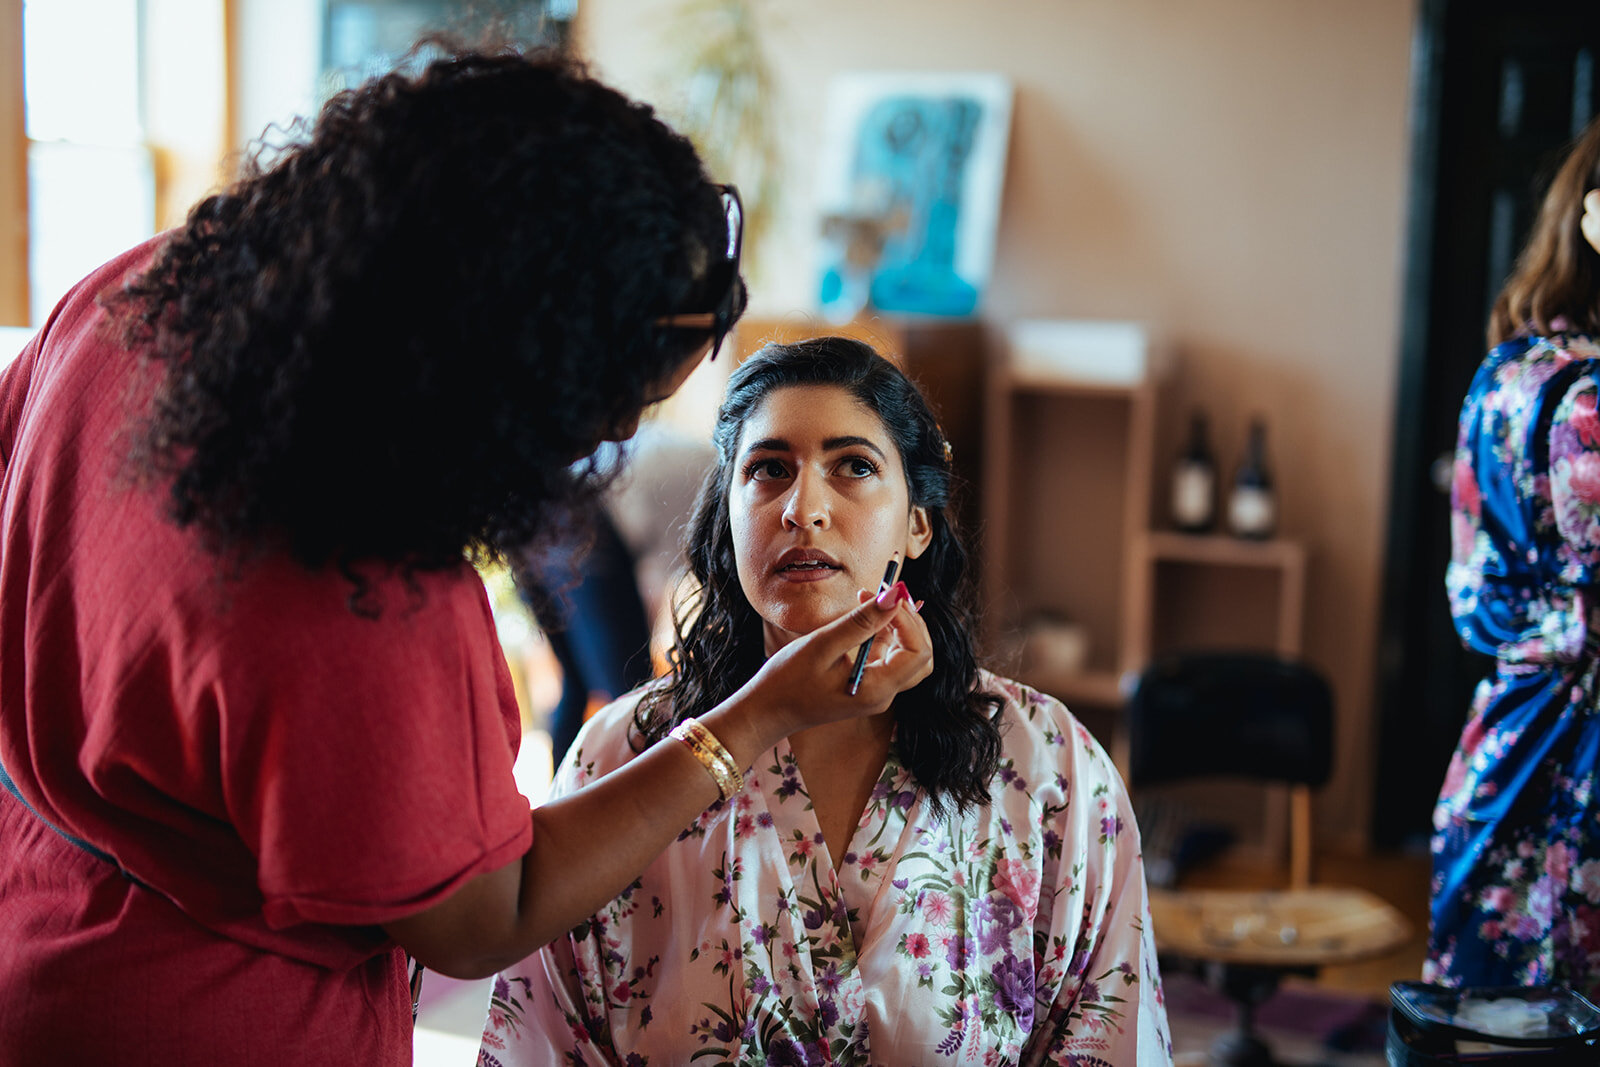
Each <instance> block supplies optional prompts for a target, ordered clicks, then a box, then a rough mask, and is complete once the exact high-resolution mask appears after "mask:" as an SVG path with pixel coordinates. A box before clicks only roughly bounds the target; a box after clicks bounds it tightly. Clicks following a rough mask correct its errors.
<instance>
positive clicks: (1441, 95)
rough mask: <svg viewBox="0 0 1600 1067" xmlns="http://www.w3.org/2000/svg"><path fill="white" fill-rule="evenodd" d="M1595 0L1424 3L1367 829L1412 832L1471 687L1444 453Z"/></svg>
mask: <svg viewBox="0 0 1600 1067" xmlns="http://www.w3.org/2000/svg"><path fill="white" fill-rule="evenodd" d="M1597 60H1600V3H1596V0H1559V2H1558V0H1499V2H1490V0H1422V3H1421V4H1420V5H1419V9H1418V21H1417V28H1416V35H1415V39H1414V43H1413V48H1412V90H1411V91H1412V102H1411V127H1412V146H1411V189H1410V204H1409V211H1408V223H1407V235H1406V257H1407V261H1406V267H1405V282H1404V285H1405V288H1404V303H1403V309H1404V310H1403V322H1402V336H1401V352H1400V383H1399V396H1398V404H1397V408H1396V426H1395V451H1394V471H1393V476H1392V479H1393V480H1392V482H1391V485H1390V497H1389V539H1388V546H1387V557H1386V562H1385V575H1384V593H1383V620H1382V624H1381V630H1380V632H1381V640H1382V645H1381V647H1380V650H1379V657H1378V670H1379V693H1378V708H1379V737H1380V747H1379V752H1378V774H1377V796H1376V803H1375V805H1374V808H1373V811H1374V822H1373V827H1372V830H1373V842H1374V843H1375V844H1376V845H1379V846H1381V847H1391V848H1392V847H1397V846H1415V845H1420V844H1424V843H1425V842H1426V841H1427V836H1428V834H1429V833H1430V824H1431V814H1432V808H1433V802H1434V799H1435V797H1436V795H1437V793H1438V789H1439V785H1440V783H1441V782H1442V781H1443V778H1444V772H1445V768H1446V765H1447V764H1448V763H1449V759H1450V754H1451V752H1452V751H1453V749H1454V747H1455V743H1456V739H1457V736H1458V734H1459V733H1460V730H1461V726H1462V723H1463V722H1464V721H1465V718H1466V712H1467V706H1468V703H1469V702H1470V700H1471V695H1472V689H1473V686H1474V685H1475V684H1476V683H1477V681H1478V679H1479V678H1481V677H1483V675H1484V674H1485V673H1486V672H1487V669H1488V665H1489V661H1488V660H1486V659H1483V658H1482V657H1476V656H1469V655H1468V654H1467V653H1466V652H1465V651H1464V650H1463V649H1462V647H1461V644H1460V642H1459V641H1458V640H1457V639H1456V636H1455V633H1454V630H1453V626H1452V623H1451V620H1450V613H1449V609H1448V605H1447V604H1446V601H1445V594H1444V571H1445V565H1446V564H1447V563H1448V562H1449V558H1450V542H1449V513H1450V500H1449V459H1450V455H1451V453H1452V451H1453V449H1454V446H1455V437H1456V419H1457V416H1458V414H1459V412H1460V405H1461V400H1462V397H1463V396H1464V395H1465V394H1466V390H1467V386H1468V385H1469V384H1470V382H1471V379H1472V374H1473V372H1474V370H1476V368H1477V365H1478V363H1479V361H1480V360H1481V359H1482V358H1483V355H1484V344H1485V342H1484V327H1485V324H1486V323H1487V321H1488V314H1489V308H1490V305H1491V304H1492V302H1493V300H1494V298H1495V295H1496V294H1497V293H1498V291H1499V288H1500V285H1501V283H1502V282H1503V281H1504V279H1505V277H1506V275H1507V274H1508V273H1509V272H1510V269H1511V265H1512V262H1513V260H1514V259H1515V257H1516V255H1517V253H1518V252H1519V251H1520V250H1521V247H1522V243H1523V241H1524V240H1525V238H1526V236H1527V232H1528V227H1529V226H1530V224H1531V222H1532V220H1533V216H1534V213H1535V211H1536V210H1537V208H1538V204H1539V201H1540V199H1541V198H1542V197H1543V195H1544V190H1545V186H1546V185H1547V184H1548V182H1549V180H1550V178H1551V176H1552V174H1553V173H1554V169H1555V166H1556V165H1557V164H1558V163H1559V162H1560V159H1561V156H1562V154H1563V152H1564V150H1565V149H1566V147H1567V146H1568V144H1569V143H1570V142H1571V141H1572V139H1573V138H1574V137H1576V136H1577V134H1578V133H1580V132H1581V131H1582V129H1583V127H1584V126H1585V125H1586V124H1587V123H1588V121H1589V118H1590V116H1592V115H1593V114H1594V113H1595V111H1596V106H1597V104H1600V71H1597V70H1596V66H1597Z"/></svg>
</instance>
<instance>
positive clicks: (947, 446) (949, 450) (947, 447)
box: [944, 441, 955, 463]
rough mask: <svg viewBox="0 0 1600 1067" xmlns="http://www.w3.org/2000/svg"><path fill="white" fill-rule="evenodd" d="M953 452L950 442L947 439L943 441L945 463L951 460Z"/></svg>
mask: <svg viewBox="0 0 1600 1067" xmlns="http://www.w3.org/2000/svg"><path fill="white" fill-rule="evenodd" d="M954 454H955V449H953V448H951V447H950V442H949V441H946V442H945V443H944V461H945V462H946V463H949V462H951V459H950V457H951V456H953V455H954Z"/></svg>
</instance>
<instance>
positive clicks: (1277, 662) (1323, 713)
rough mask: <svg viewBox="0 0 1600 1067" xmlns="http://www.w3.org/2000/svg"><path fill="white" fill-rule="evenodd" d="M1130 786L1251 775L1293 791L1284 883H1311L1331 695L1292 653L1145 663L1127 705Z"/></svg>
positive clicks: (1328, 766) (1196, 655) (1198, 655)
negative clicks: (1314, 805)
mask: <svg viewBox="0 0 1600 1067" xmlns="http://www.w3.org/2000/svg"><path fill="white" fill-rule="evenodd" d="M1128 735H1129V736H1128V741H1129V766H1128V778H1129V784H1130V785H1131V786H1133V787H1135V788H1138V787H1141V786H1149V785H1158V784H1161V783H1163V782H1176V781H1184V780H1188V779H1193V778H1216V777H1229V778H1249V779H1254V780H1257V781H1262V782H1276V783H1282V784H1285V785H1288V786H1290V787H1291V790H1290V804H1291V810H1290V828H1289V837H1290V884H1291V885H1293V886H1295V887H1297V888H1301V887H1304V886H1307V885H1309V884H1310V882H1311V862H1312V845H1311V789H1313V788H1315V787H1318V786H1321V785H1323V784H1325V783H1326V782H1327V780H1328V777H1329V775H1330V774H1331V773H1332V771H1333V694H1332V690H1331V689H1330V688H1329V686H1328V683H1327V680H1326V679H1324V678H1323V677H1322V675H1320V674H1318V673H1317V672H1316V671H1314V670H1312V669H1311V668H1310V667H1308V666H1306V665H1305V664H1304V663H1300V662H1298V661H1294V660H1286V659H1281V658H1279V657H1277V656H1271V655H1263V654H1257V653H1249V652H1191V653H1184V654H1179V655H1173V656H1167V657H1165V658H1162V659H1160V660H1157V661H1156V662H1154V663H1152V664H1151V665H1150V666H1149V667H1147V668H1146V669H1145V670H1144V672H1143V673H1142V674H1141V675H1140V676H1139V683H1138V686H1137V687H1136V688H1135V690H1134V693H1133V696H1132V698H1131V699H1130V700H1129V702H1128Z"/></svg>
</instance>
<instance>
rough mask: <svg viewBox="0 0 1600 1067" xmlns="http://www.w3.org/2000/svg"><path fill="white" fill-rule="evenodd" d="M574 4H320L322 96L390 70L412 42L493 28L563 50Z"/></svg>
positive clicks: (564, 0) (436, 0)
mask: <svg viewBox="0 0 1600 1067" xmlns="http://www.w3.org/2000/svg"><path fill="white" fill-rule="evenodd" d="M577 9H578V0H325V6H324V8H323V20H322V72H323V73H322V76H323V81H324V83H325V85H324V89H325V92H324V95H325V96H326V95H330V94H332V93H334V92H337V91H338V90H340V89H349V88H352V87H354V86H356V85H359V84H360V83H361V82H363V81H365V80H366V79H368V78H370V77H373V76H374V75H378V74H384V73H387V72H388V71H390V70H392V69H394V67H395V66H397V65H398V64H399V62H400V60H401V59H402V58H403V57H404V56H405V55H406V53H407V52H408V51H410V49H411V46H412V45H413V44H415V43H416V41H417V38H419V37H421V36H423V35H424V34H427V33H435V32H441V31H442V32H445V33H449V34H452V35H455V36H460V37H463V38H464V39H466V40H468V41H471V40H475V39H476V38H477V37H478V36H479V35H480V34H481V33H482V32H483V30H484V29H485V28H486V27H488V26H490V25H494V26H496V27H498V28H499V29H501V30H502V31H505V32H507V33H509V34H510V35H511V36H512V37H514V38H515V39H517V40H522V41H526V42H529V43H544V44H550V45H554V46H557V47H565V45H566V43H567V37H568V33H569V28H570V26H571V23H572V20H573V18H574V17H575V16H576V14H577Z"/></svg>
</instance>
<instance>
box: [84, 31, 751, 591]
mask: <svg viewBox="0 0 1600 1067" xmlns="http://www.w3.org/2000/svg"><path fill="white" fill-rule="evenodd" d="M427 48H428V49H429V51H426V52H420V51H419V54H420V55H422V56H423V57H424V58H426V57H427V56H432V57H433V58H431V59H429V60H428V61H427V62H425V63H421V64H413V65H412V68H411V69H412V72H411V73H406V72H402V71H396V72H394V73H389V74H386V75H383V76H381V77H378V78H376V79H374V80H372V81H370V82H368V83H366V84H364V85H362V86H360V87H358V88H356V89H351V90H347V91H345V92H341V93H339V94H337V95H336V96H334V97H333V98H332V99H330V100H329V101H328V103H327V104H326V105H325V106H324V107H323V108H322V110H321V113H320V114H319V115H318V117H317V119H316V121H315V123H314V125H313V126H312V127H311V129H310V130H309V133H307V134H305V135H303V137H302V139H301V141H300V143H297V144H295V145H293V146H291V147H290V148H289V149H287V150H286V151H285V152H284V153H283V154H281V155H280V156H279V157H278V158H277V159H275V160H274V161H272V162H271V163H270V164H265V165H264V164H262V163H261V162H260V161H259V160H257V161H253V162H251V163H250V164H249V165H248V166H247V168H246V171H245V173H244V176H243V177H242V178H240V179H239V180H238V181H237V182H235V183H234V184H233V185H232V186H231V187H229V188H228V189H226V190H225V191H223V192H221V193H218V194H216V195H213V196H210V197H208V198H206V199H205V200H203V201H201V202H200V203H199V204H197V205H196V206H195V207H194V208H193V209H192V210H191V211H190V213H189V216H188V219H187V221H186V223H185V224H184V226H183V227H181V228H180V229H178V230H175V231H173V232H172V233H171V234H170V235H168V236H167V237H166V238H165V240H164V241H163V243H162V244H161V246H160V249H159V251H158V253H157V254H156V256H155V258H154V260H153V261H152V264H151V266H150V267H149V268H148V269H147V270H145V271H144V272H143V274H142V275H140V276H138V277H137V278H135V279H134V280H133V281H132V282H131V283H129V284H128V285H127V286H126V287H125V288H124V290H123V291H122V292H121V293H119V294H116V295H114V296H112V297H110V298H108V299H107V301H106V303H107V306H108V307H109V309H110V310H111V311H112V312H113V314H114V315H115V316H116V317H117V321H118V322H120V324H121V326H120V328H121V331H122V334H123V339H124V341H125V342H126V343H127V344H128V345H129V346H130V347H132V348H133V349H134V350H135V351H139V352H142V353H144V354H145V355H146V356H147V359H148V363H147V367H148V368H149V369H150V371H151V372H152V374H151V376H152V378H153V385H152V388H153V391H154V397H153V401H152V404H151V407H150V410H149V411H148V414H147V418H148V421H147V423H145V424H142V425H141V426H140V428H139V429H138V430H136V431H135V432H134V433H133V434H132V436H133V438H134V439H135V443H134V453H135V454H134V457H133V458H134V466H135V469H136V470H137V471H138V472H139V473H140V474H141V475H142V476H145V477H147V478H149V479H151V480H160V479H170V487H171V492H170V511H171V515H172V517H173V518H174V519H175V521H177V522H178V523H179V524H180V525H186V526H187V525H190V524H193V525H195V526H197V527H198V528H199V529H200V530H201V531H202V532H203V534H204V535H205V539H206V542H207V544H208V545H209V546H210V547H211V548H213V549H214V550H217V551H219V552H222V551H237V552H238V554H239V555H241V556H248V555H250V554H251V553H252V552H254V551H258V550H261V549H263V548H267V547H272V548H281V549H284V550H287V551H288V552H289V553H290V554H291V555H292V556H293V557H294V558H295V559H297V560H299V561H300V562H302V563H303V564H305V565H307V566H308V567H312V568H316V567H320V566H322V565H325V564H329V563H332V564H334V565H337V566H339V567H341V568H343V569H345V570H346V573H350V567H351V565H352V564H353V563H355V562H357V561H377V562H387V563H391V564H395V565H399V566H402V567H404V568H406V569H407V570H408V571H409V570H411V569H424V570H426V569H436V568H442V567H447V566H451V565H456V564H458V563H459V562H460V560H461V559H462V557H463V555H464V554H468V555H473V556H476V557H477V558H493V557H499V556H502V555H503V554H505V553H508V552H510V551H513V550H516V549H519V548H523V547H525V546H527V545H528V544H530V543H535V542H538V541H541V540H547V539H548V538H549V537H551V536H553V534H554V532H555V531H557V530H559V529H560V528H561V527H562V526H563V524H564V520H565V518H566V517H567V516H569V515H571V514H574V513H576V512H577V511H579V510H581V509H579V507H578V505H580V504H582V503H584V502H586V501H587V499H588V498H589V497H591V496H592V494H593V493H594V491H595V490H596V488H597V487H598V482H599V481H600V476H599V475H598V473H597V472H596V471H595V470H594V469H593V467H592V465H590V464H585V463H578V462H576V461H577V460H578V459H579V458H580V457H584V456H587V455H589V454H590V453H591V452H592V451H593V449H594V447H595V445H596V444H597V443H598V442H599V441H600V440H601V439H602V438H603V437H605V436H606V435H607V434H608V433H609V432H611V431H612V430H613V429H614V428H616V427H618V426H626V425H627V424H628V423H630V422H631V421H632V420H633V419H634V418H636V417H637V415H638V413H639V412H640V410H641V409H642V408H643V407H644V406H645V405H646V404H647V403H648V402H649V401H650V400H653V399H658V398H657V397H654V396H653V395H651V391H652V390H653V389H655V388H659V383H662V382H663V381H665V380H666V379H668V378H669V376H670V375H671V373H672V372H673V371H674V370H675V369H677V368H679V367H680V366H681V365H682V364H683V362H684V361H685V359H686V358H688V357H690V356H691V355H693V354H694V353H695V352H697V351H698V350H699V349H700V347H701V346H703V345H704V343H705V342H706V340H707V339H708V337H709V335H710V331H709V329H701V328H696V329H683V328H664V327H662V326H660V325H659V324H658V323H657V320H658V319H659V318H660V317H661V316H664V315H668V314H675V313H686V312H698V311H705V310H709V309H712V308H714V307H715V306H717V305H718V303H719V301H721V300H722V299H723V297H724V296H725V295H726V294H728V293H730V292H737V293H738V294H739V300H740V303H739V306H740V307H741V308H742V300H743V282H742V280H740V279H739V278H738V276H737V273H738V272H737V266H736V265H734V264H732V263H731V261H729V260H727V259H726V258H725V251H724V250H725V249H726V247H727V244H728V223H727V219H726V217H725V214H724V209H723V205H722V200H721V196H720V195H719V191H718V187H716V186H714V185H712V184H711V182H710V181H709V180H708V178H707V176H706V174H705V173H704V171H703V169H702V167H701V164H700V160H699V158H698V157H697V156H696V154H695V151H694V149H693V147H691V145H690V144H689V142H688V141H687V140H686V139H684V138H683V137H681V136H679V135H677V134H676V133H674V132H673V131H672V130H670V129H669V128H668V127H667V126H666V125H665V124H664V123H662V122H661V121H660V120H659V119H658V118H657V117H656V116H655V114H654V113H653V112H652V110H651V109H650V108H649V107H646V106H644V105H642V104H638V103H635V102H632V101H630V100H628V99H627V98H626V97H624V96H622V95H621V94H620V93H618V92H616V91H614V90H612V89H610V88H608V87H606V86H605V85H602V84H601V83H599V82H598V81H595V80H594V79H593V78H591V77H590V76H589V75H588V74H587V73H586V71H585V70H584V68H583V67H582V66H581V65H580V64H578V63H577V62H576V61H575V60H573V59H571V58H570V57H566V56H562V55H560V54H558V53H555V52H524V51H521V50H519V49H517V48H515V47H513V46H509V45H508V46H503V47H492V48H481V49H467V48H462V47H460V46H458V45H455V44H453V43H451V42H449V41H445V40H441V39H434V40H431V41H429V42H427ZM358 584H359V583H358Z"/></svg>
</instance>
